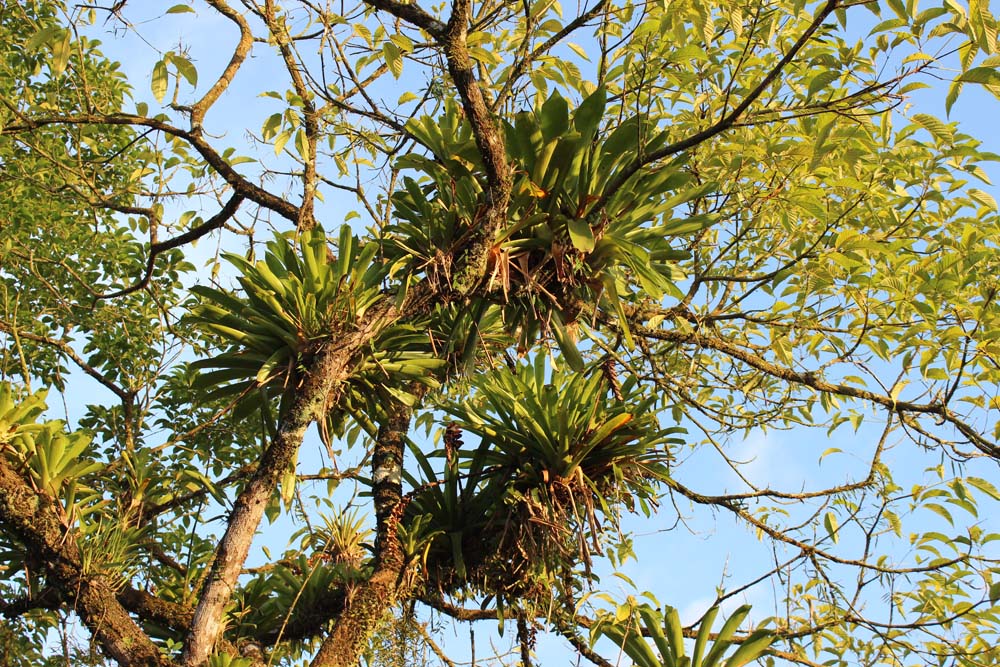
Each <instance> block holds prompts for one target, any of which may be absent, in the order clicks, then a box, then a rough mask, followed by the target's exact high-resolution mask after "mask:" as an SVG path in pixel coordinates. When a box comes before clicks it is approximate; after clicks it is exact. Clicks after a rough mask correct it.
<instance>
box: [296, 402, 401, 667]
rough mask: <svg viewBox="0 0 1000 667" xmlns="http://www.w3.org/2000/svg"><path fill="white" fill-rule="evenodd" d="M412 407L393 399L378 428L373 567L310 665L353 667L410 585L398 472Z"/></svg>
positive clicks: (373, 465) (375, 466) (374, 470)
mask: <svg viewBox="0 0 1000 667" xmlns="http://www.w3.org/2000/svg"><path fill="white" fill-rule="evenodd" d="M411 414H412V410H411V409H410V408H409V407H407V406H405V405H403V404H402V403H398V402H393V403H392V404H391V405H390V406H389V409H388V414H387V416H386V419H385V422H384V423H383V424H382V425H381V426H380V427H379V432H378V436H377V438H376V441H375V450H374V452H373V454H372V469H373V474H372V479H373V492H374V496H375V517H376V526H377V534H376V541H375V558H376V563H375V570H374V572H373V573H372V576H371V577H370V578H369V579H368V580H367V581H365V582H364V583H363V584H361V586H360V587H359V589H358V591H357V593H356V594H355V595H354V596H353V599H352V600H351V602H350V603H349V604H348V606H347V608H346V609H344V611H343V613H341V614H340V616H339V617H338V619H337V623H336V625H334V628H333V631H332V632H331V633H330V634H329V635H328V636H327V638H326V639H325V640H324V641H323V645H322V646H321V647H320V650H319V653H317V654H316V657H315V659H314V660H313V662H312V667H353V666H354V665H357V664H358V661H359V660H360V658H361V653H362V652H363V651H364V649H365V647H366V646H367V645H368V641H369V638H370V637H371V636H372V635H373V634H374V633H375V631H376V630H378V627H379V626H380V625H381V624H382V621H383V620H384V619H385V614H386V610H387V609H390V608H391V607H392V606H393V605H394V604H396V602H397V601H399V600H400V599H401V598H402V597H403V596H405V595H406V594H407V592H408V590H409V589H410V588H411V587H412V583H411V578H408V577H407V576H406V568H407V564H406V560H405V558H404V557H403V553H402V551H401V549H400V545H399V537H398V535H397V532H396V531H397V528H398V524H399V518H400V516H401V515H402V511H403V509H405V501H404V499H403V486H402V472H403V452H404V447H405V444H406V434H407V432H408V431H409V426H410V417H411Z"/></svg>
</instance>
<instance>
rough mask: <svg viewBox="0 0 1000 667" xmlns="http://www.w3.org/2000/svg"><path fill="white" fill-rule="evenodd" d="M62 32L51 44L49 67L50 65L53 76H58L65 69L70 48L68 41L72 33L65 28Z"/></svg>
mask: <svg viewBox="0 0 1000 667" xmlns="http://www.w3.org/2000/svg"><path fill="white" fill-rule="evenodd" d="M64 33H65V34H64V35H63V37H62V39H58V40H56V41H55V42H54V43H53V44H52V62H51V63H50V67H52V74H53V75H54V76H59V75H60V74H62V73H63V72H64V71H66V65H67V64H68V63H69V56H70V53H71V50H72V46H71V41H70V38H71V37H72V34H71V33H70V31H69V30H65V31H64Z"/></svg>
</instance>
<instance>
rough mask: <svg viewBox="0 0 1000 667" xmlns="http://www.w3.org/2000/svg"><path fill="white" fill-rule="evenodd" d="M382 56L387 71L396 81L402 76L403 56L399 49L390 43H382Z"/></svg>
mask: <svg viewBox="0 0 1000 667" xmlns="http://www.w3.org/2000/svg"><path fill="white" fill-rule="evenodd" d="M382 55H383V56H384V57H385V64H386V65H387V66H388V67H389V71H390V72H392V75H393V76H394V77H395V78H397V79H398V78H399V77H400V76H401V75H402V74H403V56H402V54H401V53H400V52H399V47H398V46H396V45H395V44H393V43H392V42H390V41H385V42H382Z"/></svg>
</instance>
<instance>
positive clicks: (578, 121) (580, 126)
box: [573, 84, 608, 139]
mask: <svg viewBox="0 0 1000 667" xmlns="http://www.w3.org/2000/svg"><path fill="white" fill-rule="evenodd" d="M607 96H608V93H607V89H606V88H605V87H604V85H603V84H601V85H600V86H598V87H597V90H595V91H594V92H593V93H591V94H590V95H588V96H587V98H586V99H585V100H583V102H581V103H580V106H579V107H578V108H577V110H576V113H574V114H573V127H575V128H576V131H577V132H579V133H580V136H582V137H583V138H585V139H588V138H590V137H591V136H592V135H593V134H594V132H596V131H597V127H598V126H599V125H600V123H601V118H603V117H604V107H605V105H606V104H607Z"/></svg>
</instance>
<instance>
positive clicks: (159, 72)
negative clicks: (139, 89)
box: [150, 60, 170, 102]
mask: <svg viewBox="0 0 1000 667" xmlns="http://www.w3.org/2000/svg"><path fill="white" fill-rule="evenodd" d="M169 76H170V75H169V72H167V63H165V62H164V61H163V60H158V61H156V64H155V65H153V81H152V83H151V84H150V88H151V90H152V91H153V97H154V98H156V101H157V102H163V98H164V97H165V96H166V94H167V85H168V82H169Z"/></svg>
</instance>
